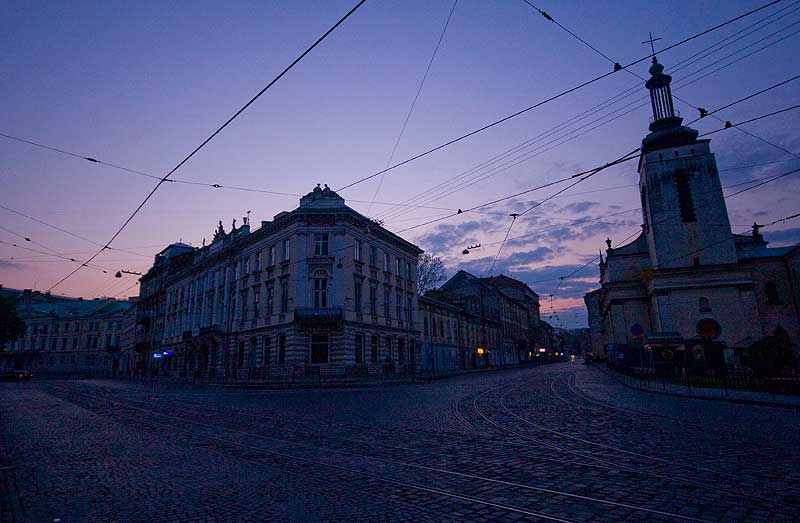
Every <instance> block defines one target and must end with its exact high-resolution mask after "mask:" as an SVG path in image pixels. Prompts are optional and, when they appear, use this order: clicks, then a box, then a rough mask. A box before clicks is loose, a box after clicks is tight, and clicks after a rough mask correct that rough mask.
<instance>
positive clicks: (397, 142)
mask: <svg viewBox="0 0 800 523" xmlns="http://www.w3.org/2000/svg"><path fill="white" fill-rule="evenodd" d="M457 5H458V0H454V1H453V7H451V8H450V13H449V14H448V15H447V20H445V22H444V27H443V28H442V32H441V34H440V35H439V40H438V41H437V42H436V47H435V48H434V49H433V54H432V55H431V58H430V60H428V65H427V67H426V68H425V74H423V75H422V80H421V81H420V83H419V87H417V92H416V94H415V95H414V100H413V101H412V102H411V107H409V109H408V113H407V114H406V118H405V120H404V121H403V126H402V127H401V128H400V133H399V134H398V135H397V139H396V140H395V142H394V147H392V152H391V153H390V154H389V158H388V160H386V167H389V166H390V165H391V164H392V160H394V155H395V153H396V152H397V147H398V146H399V145H400V140H401V139H402V138H403V134H404V133H405V132H406V126H407V125H408V121H409V120H410V119H411V113H413V112H414V107H416V105H417V100H418V99H419V95H420V93H421V92H422V87H423V86H424V85H425V80H427V79H428V73H430V71H431V66H432V65H433V61H434V60H435V59H436V54H437V53H438V52H439V47H441V45H442V40H444V35H445V33H447V28H448V27H449V26H450V19H451V18H453V13H454V12H455V10H456V6H457ZM385 176H386V173H384V174H382V175H381V177H380V180H379V181H378V186H377V187H376V188H375V193H374V194H373V195H372V202H370V204H369V206H368V207H367V214H369V212H370V210H372V204H373V202H374V201H375V200H376V199H377V198H378V193H379V192H380V190H381V186H382V185H383V179H384V177H385Z"/></svg>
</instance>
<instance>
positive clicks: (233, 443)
mask: <svg viewBox="0 0 800 523" xmlns="http://www.w3.org/2000/svg"><path fill="white" fill-rule="evenodd" d="M64 392H69V393H70V394H77V395H79V396H82V397H84V398H88V399H89V402H88V404H89V407H87V402H77V401H75V398H74V397H72V398H69V399H67V401H72V402H74V403H76V404H78V405H81V406H84V407H86V408H90V410H93V411H95V412H98V413H100V414H103V415H105V416H107V417H110V418H112V419H113V418H114V417H117V418H122V419H127V420H129V421H131V422H133V423H134V424H135V425H136V426H138V427H141V425H142V424H147V425H152V426H156V427H159V428H162V429H164V430H167V431H175V432H179V433H182V434H185V435H188V436H192V437H195V438H202V439H205V440H208V441H211V442H214V443H215V444H218V445H221V446H223V447H226V446H229V447H234V448H238V449H244V450H247V451H251V452H254V453H263V454H266V455H269V456H274V457H277V458H280V459H283V460H288V461H291V462H298V463H305V464H312V465H315V466H319V467H321V468H324V469H327V470H330V471H334V472H339V473H346V474H356V475H359V476H363V477H366V478H369V479H371V480H374V481H379V482H383V483H388V484H392V485H395V486H398V487H403V488H406V489H412V490H414V491H422V492H426V493H429V494H435V495H437V496H443V497H447V498H452V499H455V500H460V501H463V502H469V503H477V504H480V505H485V506H488V507H493V508H495V509H500V510H504V511H509V512H512V513H516V514H521V515H526V516H532V517H536V518H540V519H543V520H547V521H560V522H571V523H575V521H576V520H570V519H566V518H563V517H559V516H554V515H553V514H548V513H545V512H542V511H538V510H536V509H534V508H529V507H525V506H520V505H519V504H509V503H498V502H496V501H493V500H492V498H489V499H486V498H485V497H478V496H475V495H470V494H465V493H464V492H459V491H457V490H456V489H455V488H453V487H451V488H443V487H440V486H433V485H430V484H428V483H430V482H431V481H432V479H433V480H434V481H437V482H447V480H445V479H443V478H445V477H447V478H458V479H459V480H462V482H466V484H464V483H462V484H461V487H460V488H461V489H462V490H463V489H464V488H467V487H468V488H472V489H473V490H474V486H475V483H476V482H480V483H481V484H482V485H484V487H483V488H484V490H485V485H492V486H493V487H496V488H497V489H501V493H502V491H506V492H505V493H503V494H502V497H504V498H508V497H509V493H508V492H507V491H508V490H513V491H516V492H515V494H516V497H517V498H518V499H521V500H522V501H530V495H527V496H525V495H520V492H528V493H536V494H537V495H539V496H541V495H549V496H554V497H558V498H568V499H570V500H572V501H573V502H581V503H588V504H592V505H595V506H596V505H602V506H606V507H614V508H623V509H628V510H630V511H633V512H638V513H639V514H641V515H645V514H647V515H648V519H645V521H652V520H654V519H653V518H655V519H656V520H666V521H676V520H680V521H703V522H708V521H713V520H708V519H703V518H698V517H692V516H688V515H684V514H678V513H674V512H669V511H663V510H657V509H652V508H648V507H643V506H639V505H635V504H631V503H622V502H618V501H613V500H609V499H602V498H597V497H592V496H585V495H580V494H575V493H571V492H565V491H559V490H556V489H548V488H543V487H538V486H534V485H528V484H522V483H518V482H513V481H506V480H501V479H497V478H490V477H485V476H481V475H478V474H471V473H466V472H459V471H454V470H448V469H443V468H440V467H434V466H427V465H421V464H418V463H411V462H407V461H402V460H397V459H390V458H385V457H380V456H375V455H366V454H363V453H357V452H352V451H346V450H341V449H333V448H329V447H319V446H316V445H310V444H307V443H300V442H297V441H290V440H287V439H282V438H276V437H274V436H265V435H263V434H259V433H253V432H248V431H243V430H239V429H234V428H230V427H225V426H221V425H217V424H210V423H205V422H200V421H197V420H195V419H190V418H187V417H183V416H175V415H171V414H166V413H162V412H158V411H155V410H152V409H146V408H143V407H137V406H133V405H130V404H128V403H125V402H122V401H117V400H111V399H108V398H105V397H102V396H99V395H94V394H89V393H86V392H82V391H77V390H68V391H64ZM57 397H60V396H58V395H57ZM61 399H64V398H61ZM92 402H95V403H94V404H92ZM103 402H105V403H106V404H107V405H106V406H104V405H102V403H103ZM92 407H93V408H92ZM120 409H125V410H126V411H129V412H120ZM131 412H132V413H134V414H131ZM153 417H156V418H159V419H160V421H156V420H155V419H153ZM164 420H167V422H165V421H164ZM189 425H191V426H193V427H201V428H202V431H201V430H199V429H198V430H193V429H190V428H187V426H189ZM207 431H214V432H216V434H209V433H208V432H207ZM220 432H221V433H223V434H222V435H220V434H219V433H220ZM237 438H239V439H240V441H237V440H236V439H237ZM241 439H245V440H246V441H252V440H257V441H269V442H278V443H280V444H282V445H287V446H289V447H291V448H293V449H294V452H292V453H289V452H285V451H278V450H275V449H274V447H273V448H267V447H264V446H259V445H254V444H252V443H248V442H242V441H241ZM301 448H302V449H305V450H310V451H312V452H323V453H335V454H337V455H339V456H347V457H349V458H353V459H355V460H356V462H358V461H359V460H363V461H365V462H366V463H365V464H367V465H373V466H374V462H379V463H381V464H383V465H389V466H391V467H398V468H400V469H403V470H405V471H408V470H412V471H415V472H418V473H425V474H427V476H425V477H423V478H416V479H411V480H409V479H399V478H397V477H393V476H391V475H387V474H386V473H375V472H369V471H366V470H363V468H357V467H355V466H353V465H352V464H351V465H350V466H345V465H340V464H336V463H331V462H330V461H328V460H324V459H320V458H319V456H318V455H316V454H313V455H312V456H307V455H299V454H298V451H299V449H301ZM253 456H254V455H252V454H251V455H249V457H247V459H249V460H252V459H253ZM257 461H258V460H257ZM261 461H263V460H261ZM264 464H265V465H267V466H274V464H270V463H264ZM430 475H434V476H436V477H435V478H431V477H430ZM498 494H499V493H497V492H493V496H494V497H495V498H496V497H498V496H497V495H498ZM664 518H666V519H664Z"/></svg>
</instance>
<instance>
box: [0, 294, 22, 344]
mask: <svg viewBox="0 0 800 523" xmlns="http://www.w3.org/2000/svg"><path fill="white" fill-rule="evenodd" d="M23 334H25V322H24V321H22V318H20V317H19V314H17V304H16V303H15V302H14V301H13V300H11V299H10V298H6V297H5V296H0V350H2V349H3V347H4V346H5V344H6V342H9V341H14V340H16V339H17V338H19V337H20V336H22V335H23Z"/></svg>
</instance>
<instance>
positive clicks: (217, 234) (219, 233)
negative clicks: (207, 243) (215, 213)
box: [211, 220, 225, 242]
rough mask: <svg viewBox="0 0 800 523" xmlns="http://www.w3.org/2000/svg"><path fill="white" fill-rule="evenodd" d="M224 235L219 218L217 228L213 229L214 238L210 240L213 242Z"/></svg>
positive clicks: (223, 228)
mask: <svg viewBox="0 0 800 523" xmlns="http://www.w3.org/2000/svg"><path fill="white" fill-rule="evenodd" d="M224 236H225V227H223V226H222V220H220V221H219V225H218V226H217V230H216V231H214V238H213V239H212V240H211V241H212V242H215V241H217V240H219V239H220V238H222V237H224Z"/></svg>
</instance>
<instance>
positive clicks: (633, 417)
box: [500, 373, 800, 492]
mask: <svg viewBox="0 0 800 523" xmlns="http://www.w3.org/2000/svg"><path fill="white" fill-rule="evenodd" d="M561 375H564V374H561ZM561 375H560V376H561ZM556 381H557V379H556V380H553V382H552V383H551V390H552V392H553V394H554V395H555V396H556V397H557V399H559V400H560V401H561V402H563V403H565V404H572V402H570V401H569V400H567V399H565V398H563V397H562V396H561V395H560V394H559V393H558V391H557V390H556V387H555V383H556ZM574 381H575V374H574V373H572V374H568V375H567V379H566V387H567V390H569V391H570V392H573V393H574V394H577V395H579V396H581V397H583V396H582V395H581V394H580V393H579V392H577V391H576V387H577V385H574ZM512 392H513V391H512V390H509V391H508V393H507V394H505V395H504V396H503V397H501V399H500V405H501V407H502V408H503V409H504V410H505V411H506V412H507V413H508V414H510V415H512V416H514V417H515V418H518V419H520V420H521V421H523V422H524V423H526V424H529V425H531V426H534V427H537V428H539V429H541V430H545V431H548V432H551V433H553V434H555V435H556V436H559V437H561V438H568V439H571V440H575V441H578V442H580V443H583V444H587V445H592V446H596V447H600V448H604V449H607V450H611V451H614V452H619V453H622V454H626V455H631V456H636V457H639V458H642V459H646V460H650V461H657V462H661V463H665V464H668V465H674V466H677V467H679V468H684V469H687V470H695V471H700V472H705V473H710V474H716V475H719V476H725V477H728V478H731V479H733V480H737V481H738V480H740V479H741V476H742V472H741V469H739V470H738V471H737V473H735V474H734V473H731V472H726V471H723V470H719V469H713V468H708V467H701V466H698V465H693V464H689V463H680V462H678V461H676V460H668V459H665V458H661V457H658V456H652V455H648V454H643V453H640V452H635V451H630V450H627V449H623V448H619V447H614V446H610V445H604V444H601V443H597V442H595V441H591V440H588V439H585V438H579V437H576V436H575V435H574V434H567V433H565V432H563V431H554V430H552V429H549V428H547V427H544V426H542V425H540V424H537V423H534V422H532V421H530V420H528V419H526V418H523V417H521V416H518V415H517V414H515V413H513V412H512V411H511V410H510V409H509V407H508V406H507V405H506V404H505V397H506V396H508V395H510V394H511V393H512ZM578 407H579V408H584V409H588V410H591V412H593V413H594V415H603V416H614V415H616V414H609V413H608V412H606V411H605V409H602V408H601V407H597V406H593V407H585V406H580V405H579V406H578ZM617 410H621V409H617ZM630 412H631V414H630V415H628V416H621V417H624V418H626V419H628V420H629V421H633V422H636V423H641V424H643V425H644V426H645V430H647V431H649V432H652V431H654V430H659V429H660V432H662V433H664V430H663V429H661V428H660V427H658V426H653V425H651V424H649V422H645V421H642V420H641V419H640V417H641V416H640V415H638V414H637V413H635V412H633V411H630ZM616 416H619V415H616ZM667 418H668V419H670V420H672V421H675V422H680V423H685V421H684V420H678V419H677V418H669V417H667ZM704 431H705V429H704ZM723 434H724V435H725V436H727V437H730V434H728V433H723ZM753 450H756V451H758V452H761V453H763V452H764V450H765V448H764V447H763V446H758V448H754V449H753ZM746 475H747V476H748V477H750V478H754V479H761V480H766V481H772V482H774V481H780V482H783V483H785V485H782V489H784V490H793V491H796V492H800V488H798V487H797V486H795V485H794V484H793V483H792V480H791V479H788V478H785V477H782V476H777V475H772V474H766V473H763V472H747V473H746Z"/></svg>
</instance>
